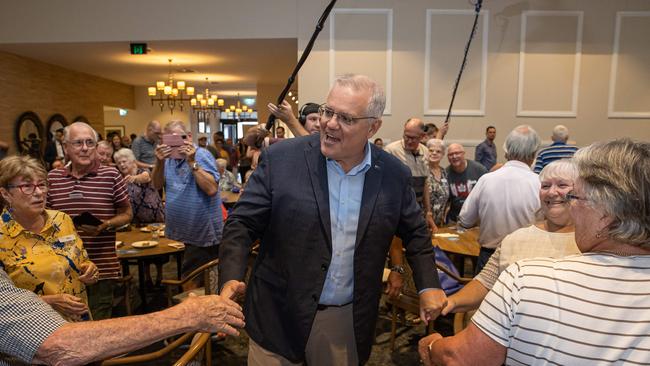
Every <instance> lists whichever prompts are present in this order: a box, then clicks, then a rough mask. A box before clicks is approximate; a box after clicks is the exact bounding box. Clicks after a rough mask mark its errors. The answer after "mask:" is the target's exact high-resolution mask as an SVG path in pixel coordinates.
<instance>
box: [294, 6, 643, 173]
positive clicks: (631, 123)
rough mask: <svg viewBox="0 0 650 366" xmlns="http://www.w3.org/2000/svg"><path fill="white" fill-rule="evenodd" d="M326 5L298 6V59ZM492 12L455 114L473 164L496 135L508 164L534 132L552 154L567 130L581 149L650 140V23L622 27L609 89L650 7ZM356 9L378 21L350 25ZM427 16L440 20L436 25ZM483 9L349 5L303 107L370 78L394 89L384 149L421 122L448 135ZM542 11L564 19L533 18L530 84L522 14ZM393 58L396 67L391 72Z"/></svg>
mask: <svg viewBox="0 0 650 366" xmlns="http://www.w3.org/2000/svg"><path fill="white" fill-rule="evenodd" d="M326 3H327V1H326V0H320V1H314V2H299V4H298V6H299V10H298V13H299V14H300V15H301V16H300V18H299V20H298V37H299V44H298V49H299V50H302V49H304V47H305V46H306V44H307V41H308V39H309V36H310V35H311V32H312V30H313V27H314V19H316V18H317V17H318V15H319V14H320V12H321V11H322V8H323V7H324V6H325V5H326ZM484 4H485V6H484V13H483V15H482V19H481V20H480V23H479V25H480V26H479V30H478V33H477V37H476V39H475V40H474V43H473V44H472V49H471V51H470V58H469V62H468V66H467V69H466V72H465V74H464V75H463V80H462V82H461V87H460V89H459V94H458V97H457V100H456V104H455V110H456V111H459V112H460V113H459V114H462V115H459V116H456V117H453V118H452V122H451V129H450V132H449V135H448V138H449V139H450V140H457V141H460V142H463V143H464V144H465V145H466V146H469V147H470V149H469V150H470V151H469V152H470V155H471V156H473V148H472V147H473V145H475V144H476V143H478V142H480V141H481V140H482V139H484V131H485V127H486V126H487V125H490V124H493V125H495V126H496V127H497V131H498V134H497V141H496V142H497V145H498V146H499V158H500V160H501V161H502V160H503V152H502V149H501V148H500V146H501V145H502V144H503V141H504V139H505V136H506V135H507V133H508V132H509V131H510V130H511V129H512V128H513V127H515V126H516V125H519V124H524V123H525V124H530V125H532V126H533V127H534V128H535V129H536V130H537V131H538V132H539V133H540V135H541V136H542V138H543V139H544V140H545V141H546V142H548V141H549V140H550V135H551V130H552V128H553V126H555V125H556V124H560V123H561V124H564V125H566V126H567V127H568V128H569V130H570V132H571V139H572V140H575V141H576V143H577V144H578V145H587V144H589V143H591V142H593V141H596V140H602V139H608V138H612V137H623V136H630V137H634V138H637V139H643V140H650V82H649V80H650V66H649V65H650V51H649V50H650V37H648V34H650V16H647V15H650V14H647V13H646V14H645V15H646V16H643V17H629V16H627V17H626V16H624V17H623V19H622V22H621V27H620V32H619V37H618V38H619V40H620V42H619V43H620V46H619V49H620V57H618V66H617V67H616V71H615V72H616V75H617V78H616V86H615V90H614V87H613V85H614V84H613V82H612V81H611V80H610V70H611V69H612V62H613V60H614V57H613V56H612V55H613V49H614V39H615V33H616V19H617V12H619V11H645V12H648V10H650V2H648V1H642V0H637V1H624V2H623V1H608V0H575V1H564V2H557V1H551V0H548V1H547V0H543V1H542V0H540V1H512V0H491V1H486V2H484ZM346 8H347V9H350V8H354V9H371V11H369V12H367V11H359V10H356V11H357V12H358V13H356V14H350V12H349V11H344V10H342V9H346ZM378 9H387V10H385V11H383V10H382V11H378ZM427 9H433V10H430V11H429V13H427ZM472 9H473V8H471V7H470V5H468V3H467V2H464V1H451V0H449V1H424V0H411V1H399V0H383V1H374V0H373V1H371V0H356V1H352V0H344V1H339V2H338V3H337V7H336V10H335V11H336V13H335V14H334V16H333V18H334V24H335V26H334V30H333V32H331V31H332V29H331V24H332V23H331V21H332V19H331V18H332V16H330V20H329V21H328V23H327V25H326V27H325V28H324V30H323V32H322V33H321V36H320V38H319V40H318V41H317V43H316V46H315V47H314V51H313V53H312V55H311V57H310V59H309V61H307V63H306V64H305V66H304V68H303V71H302V72H301V74H300V78H299V81H300V89H299V92H300V96H301V101H303V100H304V101H316V102H318V101H324V100H325V98H326V93H327V90H328V89H329V85H330V76H331V75H332V74H340V73H344V72H365V73H369V74H370V75H372V76H374V77H376V78H377V79H378V81H379V82H380V83H381V84H382V85H389V86H390V87H389V90H387V94H388V95H389V96H390V100H389V105H390V107H391V108H390V114H388V115H385V116H384V124H383V126H382V128H381V130H380V131H379V133H378V136H379V137H383V138H387V139H389V140H395V139H399V138H400V137H401V134H402V133H401V132H402V126H403V122H404V121H405V120H406V119H407V118H408V117H411V116H417V117H421V118H424V120H425V121H427V122H434V123H436V124H440V123H441V122H442V121H443V120H444V116H443V115H440V114H443V112H446V108H447V106H448V104H449V99H450V96H451V90H452V86H453V80H454V78H455V77H456V74H457V72H458V68H459V66H460V62H461V58H462V52H463V49H464V46H465V42H466V39H467V37H468V35H469V31H470V26H471V22H472V20H473V18H472V15H471V10H472ZM450 10H465V11H467V10H469V11H470V14H469V15H463V14H455V12H453V11H450ZM533 10H550V11H562V13H557V14H555V13H536V12H529V13H526V18H527V24H526V28H525V29H524V32H523V33H524V34H525V37H524V38H525V42H524V43H523V45H524V52H523V53H522V56H523V58H524V61H525V62H524V68H523V69H522V73H521V75H520V73H519V70H520V49H521V40H522V37H521V34H522V14H523V12H524V11H533ZM642 15H644V14H642ZM427 18H429V19H430V24H429V30H430V31H429V38H428V40H429V46H428V47H429V53H428V55H429V56H428V57H427V52H426V51H427V42H426V41H427ZM484 18H487V19H484ZM486 20H487V22H485V21H486ZM484 22H485V23H484ZM368 29H370V30H372V32H368ZM389 29H390V32H391V33H390V37H391V38H389V34H388V30H389ZM484 37H485V41H486V45H487V48H486V49H485V58H484V54H483V49H484V45H485V44H484V43H483V39H484ZM389 40H390V41H389ZM332 41H334V43H333V46H332ZM391 42H392V43H391ZM330 47H333V50H334V52H332V53H330ZM389 50H390V53H389ZM577 50H579V51H580V52H577ZM387 56H390V58H391V64H392V65H391V66H390V67H386V65H387V61H386V58H387ZM427 59H428V68H425V65H427ZM373 60H374V61H373ZM576 60H577V61H576ZM332 61H333V62H334V63H332ZM427 72H428V74H429V75H428V76H429V78H428V83H427V79H426V78H425V77H426V76H427ZM483 79H484V80H485V81H484V83H483ZM387 80H388V83H387ZM574 84H575V86H574ZM483 85H485V86H484V87H483ZM520 89H521V95H519V93H518V92H519V90H520ZM610 93H612V94H613V107H612V108H609V109H611V110H613V111H614V112H618V114H617V113H611V112H612V111H611V110H608V101H609V98H610ZM427 94H428V95H427ZM574 95H575V97H574ZM518 99H521V103H519V104H520V106H519V108H518ZM574 99H575V102H574ZM482 100H483V102H482ZM482 104H483V105H482ZM621 115H623V116H625V117H637V118H621V117H619V116H621Z"/></svg>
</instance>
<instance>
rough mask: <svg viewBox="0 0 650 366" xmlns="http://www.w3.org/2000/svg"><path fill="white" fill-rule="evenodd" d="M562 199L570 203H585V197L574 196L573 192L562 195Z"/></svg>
mask: <svg viewBox="0 0 650 366" xmlns="http://www.w3.org/2000/svg"><path fill="white" fill-rule="evenodd" d="M564 198H565V199H566V200H567V201H569V202H571V201H586V200H587V199H586V198H585V197H580V196H576V195H575V194H574V193H573V192H569V193H567V194H566V195H564Z"/></svg>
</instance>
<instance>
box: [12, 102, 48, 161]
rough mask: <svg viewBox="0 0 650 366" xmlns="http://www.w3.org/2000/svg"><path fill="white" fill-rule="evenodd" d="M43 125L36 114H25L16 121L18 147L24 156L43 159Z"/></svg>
mask: <svg viewBox="0 0 650 366" xmlns="http://www.w3.org/2000/svg"><path fill="white" fill-rule="evenodd" d="M44 135H45V134H44V131H43V123H42V122H41V120H40V118H38V116H37V115H36V113H34V112H25V113H23V114H21V115H20V117H18V120H17V121H16V146H18V151H20V153H21V154H23V155H30V156H31V157H33V158H34V159H38V160H41V159H42V157H43V149H44V148H45V146H44V145H45V143H44V137H45V136H44Z"/></svg>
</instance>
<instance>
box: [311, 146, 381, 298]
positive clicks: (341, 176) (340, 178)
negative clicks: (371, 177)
mask: <svg viewBox="0 0 650 366" xmlns="http://www.w3.org/2000/svg"><path fill="white" fill-rule="evenodd" d="M370 165H371V159H370V143H368V145H366V154H365V157H364V159H363V161H362V162H361V163H359V165H357V166H355V167H354V168H352V169H350V171H349V172H347V173H345V172H344V171H343V168H342V167H341V165H340V164H339V163H337V162H336V161H335V160H331V159H327V183H328V187H329V204H330V221H331V226H332V229H331V230H332V261H331V262H330V266H329V268H328V270H327V277H326V278H325V285H324V287H323V292H322V293H321V295H320V301H319V303H320V304H324V305H344V304H347V303H349V302H352V296H353V291H354V247H355V244H356V240H357V227H358V225H359V214H360V212H361V197H362V196H363V184H364V182H365V180H366V172H367V171H368V169H369V168H370Z"/></svg>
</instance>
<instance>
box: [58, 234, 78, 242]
mask: <svg viewBox="0 0 650 366" xmlns="http://www.w3.org/2000/svg"><path fill="white" fill-rule="evenodd" d="M74 240H75V236H74V235H66V236H62V237H60V238H59V241H60V242H61V243H67V242H69V241H74Z"/></svg>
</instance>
